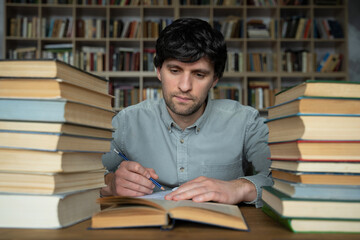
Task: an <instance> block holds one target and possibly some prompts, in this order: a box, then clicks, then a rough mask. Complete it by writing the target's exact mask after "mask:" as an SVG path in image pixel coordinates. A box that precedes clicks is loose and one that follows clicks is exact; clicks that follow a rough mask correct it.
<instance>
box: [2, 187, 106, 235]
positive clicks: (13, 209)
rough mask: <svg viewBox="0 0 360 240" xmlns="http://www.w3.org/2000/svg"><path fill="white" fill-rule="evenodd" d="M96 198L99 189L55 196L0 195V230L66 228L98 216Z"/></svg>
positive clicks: (98, 208) (98, 209)
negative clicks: (0, 228)
mask: <svg viewBox="0 0 360 240" xmlns="http://www.w3.org/2000/svg"><path fill="white" fill-rule="evenodd" d="M97 198H99V189H92V190H86V191H79V192H71V193H67V194H55V195H39V194H9V193H6V194H5V193H0V212H1V215H0V227H2V228H41V229H57V228H63V227H67V226H70V225H73V224H75V223H78V222H80V221H84V220H86V219H88V218H90V217H91V216H92V215H93V214H95V213H96V212H99V211H100V207H99V204H97V203H96V199H97ZM84 203H86V204H84Z"/></svg>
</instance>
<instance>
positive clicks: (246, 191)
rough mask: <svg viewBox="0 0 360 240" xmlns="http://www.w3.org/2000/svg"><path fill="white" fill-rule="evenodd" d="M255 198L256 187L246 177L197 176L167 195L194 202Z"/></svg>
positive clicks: (238, 200)
mask: <svg viewBox="0 0 360 240" xmlns="http://www.w3.org/2000/svg"><path fill="white" fill-rule="evenodd" d="M255 198H256V188H255V186H254V184H253V183H251V182H250V181H248V180H246V179H237V180H232V181H221V180H217V179H212V178H207V177H198V178H195V179H194V180H191V181H189V182H187V183H185V184H183V185H181V186H180V187H179V188H178V189H177V190H176V191H174V192H172V193H169V194H168V195H166V196H165V199H166V200H174V201H178V200H187V199H192V200H193V201H194V202H207V201H214V202H219V203H226V204H237V203H240V202H242V201H253V200H255Z"/></svg>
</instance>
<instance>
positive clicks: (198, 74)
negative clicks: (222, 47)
mask: <svg viewBox="0 0 360 240" xmlns="http://www.w3.org/2000/svg"><path fill="white" fill-rule="evenodd" d="M196 77H198V78H204V77H205V74H202V73H197V74H196Z"/></svg>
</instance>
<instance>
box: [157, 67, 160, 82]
mask: <svg viewBox="0 0 360 240" xmlns="http://www.w3.org/2000/svg"><path fill="white" fill-rule="evenodd" d="M156 75H157V78H158V79H159V81H160V82H161V74H160V67H157V68H156Z"/></svg>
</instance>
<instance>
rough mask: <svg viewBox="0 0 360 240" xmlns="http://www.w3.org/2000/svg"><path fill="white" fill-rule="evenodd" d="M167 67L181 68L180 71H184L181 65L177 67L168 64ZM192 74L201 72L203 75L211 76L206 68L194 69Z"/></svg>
mask: <svg viewBox="0 0 360 240" xmlns="http://www.w3.org/2000/svg"><path fill="white" fill-rule="evenodd" d="M166 67H167V68H180V69H182V67H180V66H179V65H177V64H172V63H168V64H166ZM192 72H201V73H204V74H210V73H211V71H210V70H208V69H204V68H197V69H193V70H192Z"/></svg>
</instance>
